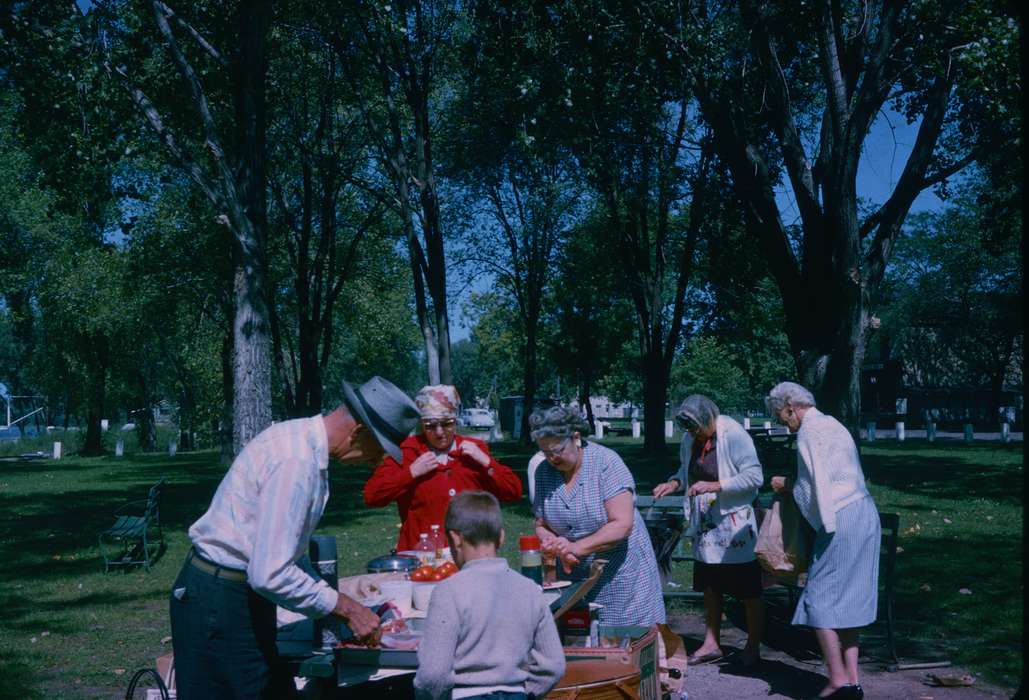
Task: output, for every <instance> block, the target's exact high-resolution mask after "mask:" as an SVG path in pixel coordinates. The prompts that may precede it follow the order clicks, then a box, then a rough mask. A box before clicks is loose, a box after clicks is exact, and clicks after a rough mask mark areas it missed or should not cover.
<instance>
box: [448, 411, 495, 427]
mask: <svg viewBox="0 0 1029 700" xmlns="http://www.w3.org/2000/svg"><path fill="white" fill-rule="evenodd" d="M457 422H458V423H459V424H460V425H461V426H462V427H465V428H475V429H478V430H489V429H491V428H492V427H493V425H494V421H493V414H491V413H490V412H489V411H488V410H487V409H485V408H466V409H465V410H463V411H460V412H459V413H458V414H457Z"/></svg>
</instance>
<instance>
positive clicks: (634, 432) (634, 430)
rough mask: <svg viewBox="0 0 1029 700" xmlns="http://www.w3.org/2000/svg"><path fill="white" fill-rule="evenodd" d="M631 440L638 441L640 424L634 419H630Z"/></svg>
mask: <svg viewBox="0 0 1029 700" xmlns="http://www.w3.org/2000/svg"><path fill="white" fill-rule="evenodd" d="M632 438H633V439H634V440H639V439H640V422H639V421H638V420H636V419H635V418H633V419H632Z"/></svg>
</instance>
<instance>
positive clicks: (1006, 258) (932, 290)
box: [877, 177, 1024, 415]
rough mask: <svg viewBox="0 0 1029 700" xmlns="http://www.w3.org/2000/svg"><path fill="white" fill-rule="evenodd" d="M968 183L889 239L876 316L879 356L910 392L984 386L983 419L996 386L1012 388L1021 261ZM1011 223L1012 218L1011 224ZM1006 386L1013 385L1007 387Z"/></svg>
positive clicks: (983, 186) (1019, 340) (983, 183)
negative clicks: (898, 370) (894, 367)
mask: <svg viewBox="0 0 1029 700" xmlns="http://www.w3.org/2000/svg"><path fill="white" fill-rule="evenodd" d="M988 189H990V183H989V179H988V178H986V177H983V178H982V179H981V180H980V179H978V178H973V179H972V180H971V182H970V183H969V184H968V186H966V187H962V188H960V189H959V191H958V192H957V196H955V197H953V198H952V199H951V200H950V201H949V203H948V205H947V206H946V207H945V208H944V209H943V210H941V211H939V212H931V213H930V212H922V213H919V214H917V215H914V216H912V217H911V221H910V224H909V225H908V226H907V227H906V231H905V234H904V235H903V236H902V237H901V238H900V240H899V241H898V242H897V249H896V253H895V257H894V263H893V264H892V265H891V266H890V270H889V271H888V272H887V277H886V280H885V281H884V284H883V289H882V293H881V295H880V296H881V298H880V299H879V300H878V301H879V306H878V309H877V315H878V316H880V317H881V318H882V326H881V328H880V329H879V330H878V331H877V335H878V340H879V341H880V348H879V352H880V354H881V357H889V356H893V357H895V358H897V359H900V360H901V361H902V362H903V366H904V384H905V385H906V386H909V387H914V388H923V387H924V388H942V387H976V388H980V387H983V388H988V389H989V392H990V394H991V402H992V406H991V409H992V412H993V413H994V415H996V413H995V411H996V409H997V408H999V407H1000V406H1001V405H1003V401H1002V399H1001V397H1002V393H1001V392H1002V390H1003V389H1004V387H1005V386H1006V385H1010V384H1014V385H1016V386H1017V385H1020V384H1021V374H1020V370H1019V369H1018V368H1019V367H1020V365H1021V359H1022V358H1021V352H1022V350H1021V348H1022V345H1023V335H1024V327H1023V322H1022V311H1023V310H1022V284H1023V274H1022V260H1021V255H1020V254H1019V249H1018V248H1019V242H1020V241H1019V238H1018V237H1017V236H1011V235H1006V234H1005V233H1003V232H1000V231H998V229H1003V228H1005V227H1007V226H1010V225H1012V224H1015V225H1017V222H1012V221H996V220H994V219H993V217H992V213H993V212H992V206H990V203H989V202H988V201H987V202H986V203H982V200H981V199H980V197H979V196H977V195H980V194H982V193H983V191H984V190H988ZM1016 218H1020V217H1016ZM1012 380H1014V381H1012Z"/></svg>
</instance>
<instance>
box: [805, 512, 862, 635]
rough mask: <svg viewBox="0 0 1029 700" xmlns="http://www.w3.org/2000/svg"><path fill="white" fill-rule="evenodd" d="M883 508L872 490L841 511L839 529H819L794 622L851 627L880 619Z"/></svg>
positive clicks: (832, 627) (827, 627)
mask: <svg viewBox="0 0 1029 700" xmlns="http://www.w3.org/2000/svg"><path fill="white" fill-rule="evenodd" d="M880 539H881V529H880V527H879V512H878V511H877V510H876V509H875V501H873V500H872V497H871V496H868V497H867V498H862V499H861V500H860V501H855V502H853V503H851V504H849V505H847V506H844V508H843V509H842V510H839V511H837V512H836V532H834V533H832V534H829V533H827V532H826V531H825V529H819V530H818V533H817V534H816V535H815V543H814V547H813V548H812V558H811V568H810V570H809V571H808V578H807V585H806V586H805V587H804V592H803V593H802V594H801V596H800V600H799V601H797V611H796V613H794V615H793V624H795V625H807V626H808V627H817V628H820V629H849V628H851V627H864V626H865V625H869V624H871V623H872V622H875V615H876V608H877V606H878V603H879V541H880Z"/></svg>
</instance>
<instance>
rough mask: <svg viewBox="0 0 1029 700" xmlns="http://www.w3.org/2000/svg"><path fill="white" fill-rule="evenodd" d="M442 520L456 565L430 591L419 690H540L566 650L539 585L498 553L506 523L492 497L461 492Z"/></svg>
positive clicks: (560, 669) (516, 695)
mask: <svg viewBox="0 0 1029 700" xmlns="http://www.w3.org/2000/svg"><path fill="white" fill-rule="evenodd" d="M444 527H445V529H446V533H447V540H448V541H449V542H450V551H451V552H453V555H454V560H455V561H456V563H457V565H458V566H459V567H461V570H460V571H458V572H457V573H456V574H454V575H453V576H451V577H450V578H448V579H445V580H444V581H441V582H440V583H439V584H438V585H437V586H436V588H435V590H433V592H432V600H431V602H430V603H429V611H428V615H427V616H426V620H425V631H424V634H423V635H422V641H421V644H420V645H419V648H418V673H417V675H416V676H415V679H414V687H415V690H416V692H417V694H418V696H419V697H422V698H425V697H428V698H433V700H436V699H437V698H453V700H465V699H467V698H486V697H488V698H491V699H495V700H501V699H504V700H518V699H524V698H530V697H542V696H544V695H545V694H546V693H547V692H548V691H549V690H550V689H551V688H553V687H554V686H555V685H556V684H557V682H558V681H559V680H560V679H561V676H563V675H564V671H565V657H564V651H563V650H562V648H561V640H560V638H559V637H558V634H557V627H556V625H555V624H554V618H553V617H552V616H551V614H550V609H549V607H548V606H547V604H546V601H545V600H544V599H543V594H542V592H541V591H540V589H539V586H537V585H536V584H535V583H534V582H532V581H531V580H529V579H528V578H526V577H524V576H522V575H521V574H519V573H517V572H515V571H512V570H511V568H510V567H509V566H508V565H507V561H506V560H505V559H502V558H500V557H498V556H497V549H498V548H499V547H500V545H501V544H503V542H504V530H503V527H502V523H501V518H500V504H499V503H498V502H497V499H496V497H495V496H493V495H492V494H490V493H487V492H485V491H464V492H462V493H459V494H458V495H457V496H455V497H454V499H453V500H452V501H451V502H450V506H449V507H448V508H447V515H446V520H445V524H444Z"/></svg>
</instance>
